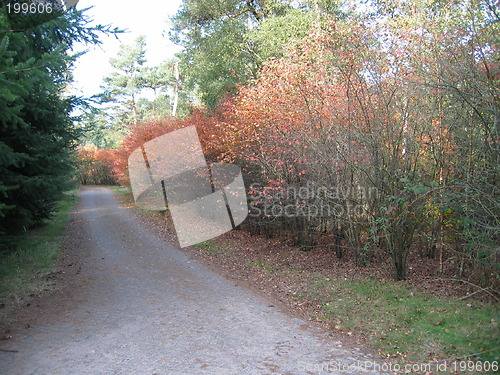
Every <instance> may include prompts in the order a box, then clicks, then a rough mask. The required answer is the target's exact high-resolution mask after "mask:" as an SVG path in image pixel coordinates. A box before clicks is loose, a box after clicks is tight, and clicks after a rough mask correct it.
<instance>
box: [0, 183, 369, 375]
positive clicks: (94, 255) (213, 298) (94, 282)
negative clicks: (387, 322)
mask: <svg viewBox="0 0 500 375" xmlns="http://www.w3.org/2000/svg"><path fill="white" fill-rule="evenodd" d="M73 218H74V219H73V222H72V224H71V225H70V230H69V232H68V236H69V237H70V238H69V239H68V241H67V246H66V247H67V249H66V253H68V254H69V258H68V259H67V260H66V261H67V262H70V261H72V260H71V259H76V260H75V261H74V262H75V264H74V265H73V264H71V263H70V264H69V265H68V264H66V265H65V266H66V267H67V270H71V272H72V273H71V272H69V271H68V275H67V277H71V278H72V280H73V279H74V280H73V281H72V282H70V283H69V284H68V285H66V287H64V288H63V290H59V291H57V292H54V293H51V294H50V295H49V296H46V297H42V298H41V299H40V300H39V301H37V302H36V301H35V303H34V306H31V307H27V308H26V310H27V311H28V313H27V314H28V315H27V316H28V318H25V320H26V319H28V322H29V325H28V324H27V323H26V321H24V323H22V324H24V326H22V327H15V328H14V330H13V339H11V340H4V341H0V349H3V350H12V351H16V352H7V351H0V373H1V374H9V375H15V374H19V375H29V374H37V375H41V374H47V375H58V374H60V375H73V374H74V375H85V374H92V375H98V374H103V375H108V374H110V375H111V374H127V375H133V374H138V375H167V374H168V375H170V374H172V375H183V374H196V375H199V374H214V375H224V374H235V375H239V374H259V375H260V374H378V373H379V372H376V371H373V368H372V369H370V368H368V369H367V367H369V365H367V364H368V363H371V362H370V361H373V360H374V358H373V357H371V356H369V355H367V354H364V353H363V352H362V351H361V350H357V349H352V348H350V349H346V348H344V346H343V345H342V344H341V343H340V342H339V341H338V340H336V339H335V338H333V337H331V335H328V334H327V333H326V332H322V331H321V330H320V329H319V328H317V327H313V326H311V325H308V324H307V323H306V322H305V321H302V320H300V319H297V318H293V317H290V316H288V315H287V314H285V313H284V312H281V311H279V309H278V308H276V307H274V306H273V305H272V304H270V303H269V301H268V300H266V299H264V297H260V296H258V295H256V294H255V293H254V292H252V291H250V290H248V289H245V288H243V287H241V286H236V285H235V284H234V283H233V282H231V281H229V280H227V279H224V278H223V277H221V276H220V275H218V274H217V273H215V272H213V271H211V270H209V269H208V268H207V267H206V266H204V265H202V264H200V263H198V262H197V261H195V260H193V259H191V258H190V257H189V256H188V255H186V253H184V252H182V251H180V250H178V249H175V248H173V247H171V246H169V245H167V244H166V243H165V242H163V241H161V240H160V239H158V238H157V237H155V235H153V234H152V233H150V232H148V230H146V229H144V228H143V227H141V225H140V223H138V222H137V221H136V219H134V218H133V217H132V216H131V215H130V214H129V213H128V212H127V210H125V209H123V208H121V207H120V205H119V204H118V202H117V201H116V200H115V199H114V197H113V194H112V192H111V191H110V190H109V189H106V188H98V187H89V188H84V189H83V190H82V191H81V192H80V202H79V205H78V207H77V208H76V209H75V212H74V214H73ZM70 266H73V268H72V267H70ZM75 267H78V270H77V271H76V272H75V269H76V268H75ZM70 274H71V276H69V275H70ZM30 309H31V310H30ZM29 314H31V315H29ZM33 314H34V315H36V316H35V317H33ZM21 315H22V314H21ZM21 321H23V319H22V318H21ZM19 324H20V323H19Z"/></svg>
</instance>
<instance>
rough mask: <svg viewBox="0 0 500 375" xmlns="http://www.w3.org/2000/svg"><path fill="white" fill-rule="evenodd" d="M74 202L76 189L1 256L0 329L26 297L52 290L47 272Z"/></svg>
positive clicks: (50, 268) (67, 194) (58, 246)
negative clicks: (50, 215) (52, 213)
mask: <svg viewBox="0 0 500 375" xmlns="http://www.w3.org/2000/svg"><path fill="white" fill-rule="evenodd" d="M75 203H76V192H75V191H71V192H67V193H66V194H65V195H64V198H63V199H62V200H61V201H59V202H58V203H57V211H56V213H55V214H54V216H53V218H52V219H51V220H48V221H47V222H46V223H45V224H43V225H42V226H40V227H38V228H36V229H33V230H30V231H28V232H27V233H25V234H24V235H22V236H19V240H18V248H17V250H16V251H14V252H12V253H10V254H8V255H3V256H2V257H1V259H0V306H1V307H2V308H1V309H0V328H4V327H6V326H7V325H8V323H9V317H10V315H11V313H12V311H13V310H14V309H16V308H17V307H19V306H20V305H21V304H22V303H23V302H24V301H25V300H26V298H27V297H29V296H32V295H36V294H39V293H41V292H43V291H46V290H49V289H51V287H52V286H53V281H52V280H50V277H48V276H49V275H50V273H51V272H52V271H53V270H54V262H55V260H56V259H57V257H58V253H59V248H60V245H61V240H62V237H63V234H64V231H65V230H66V226H67V224H68V221H69V219H70V211H71V209H72V208H73V207H74V205H75Z"/></svg>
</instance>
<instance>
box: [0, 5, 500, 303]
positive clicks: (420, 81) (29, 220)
mask: <svg viewBox="0 0 500 375" xmlns="http://www.w3.org/2000/svg"><path fill="white" fill-rule="evenodd" d="M84 13H85V12H77V11H73V12H69V13H67V14H64V15H61V16H60V17H58V18H56V19H53V20H50V21H49V22H46V23H45V24H44V26H43V27H42V26H31V27H29V28H28V27H27V28H24V29H21V30H14V29H13V27H12V26H11V24H9V22H10V21H9V19H8V18H7V17H6V14H5V10H4V9H3V8H2V13H1V14H0V27H1V29H0V80H1V86H0V93H1V96H0V108H1V110H0V119H1V126H2V128H1V130H0V132H1V133H0V134H1V135H0V148H2V153H1V154H0V168H1V175H2V179H1V180H0V232H2V236H4V237H5V238H7V236H5V235H7V234H14V233H16V232H19V231H22V230H24V228H28V227H30V226H33V225H35V224H36V223H38V222H40V221H41V220H43V219H45V218H46V217H48V215H49V214H50V210H51V203H52V202H53V201H54V200H55V199H56V198H57V194H59V193H60V192H61V191H63V190H64V189H65V188H67V185H66V183H67V182H70V181H71V180H74V179H75V178H77V179H79V180H80V182H81V183H83V184H96V183H97V184H101V183H102V184H110V183H114V182H117V183H120V184H124V185H126V184H127V183H128V181H127V179H128V171H127V158H128V156H129V155H130V153H131V152H132V151H133V150H134V149H136V148H137V147H140V146H141V145H142V144H143V143H144V142H145V141H147V140H151V139H153V138H155V137H157V136H159V135H161V134H164V133H166V132H169V131H172V130H175V129H179V128H181V127H184V126H189V125H196V127H197V130H198V133H199V135H200V139H201V141H202V145H203V147H204V150H205V154H206V156H207V160H209V161H210V162H216V161H226V162H231V163H235V164H237V165H238V166H240V167H241V168H242V169H243V171H244V173H245V179H246V184H247V187H248V188H249V189H248V197H249V205H250V211H251V215H250V217H249V218H248V219H247V221H246V222H245V223H244V224H243V225H242V229H243V230H248V231H250V232H251V233H252V234H254V235H265V236H269V237H279V238H281V239H282V240H283V241H287V242H291V243H293V244H294V245H296V246H297V248H299V249H301V250H303V251H314V249H315V247H316V246H329V248H331V251H332V252H335V254H336V255H337V257H338V258H343V257H351V258H354V259H355V260H356V263H357V264H358V265H359V266H364V267H370V266H371V265H372V264H373V261H374V259H376V258H378V257H380V256H385V257H389V258H390V259H391V260H392V263H393V264H394V275H395V278H397V279H400V280H401V279H404V278H405V277H406V270H407V261H408V255H409V254H410V252H416V253H418V254H419V256H420V258H419V259H420V260H419V261H421V262H426V261H427V260H426V259H429V258H433V259H438V260H439V269H438V270H436V272H443V270H444V268H448V269H449V268H450V267H451V268H452V269H453V273H454V275H455V277H456V278H457V279H463V280H469V281H470V282H473V283H474V284H476V285H480V286H481V287H483V288H488V289H489V290H490V291H491V292H492V293H496V292H495V291H498V289H499V283H500V279H499V277H498V269H499V267H500V254H499V250H500V238H499V236H500V194H499V189H500V186H499V184H500V175H499V172H500V170H499V169H500V153H499V151H500V137H499V125H500V124H499V120H500V111H499V106H500V99H499V98H500V96H499V95H500V93H499V89H500V87H499V78H500V64H499V55H498V44H499V37H498V35H499V30H498V29H499V25H500V23H499V21H500V12H499V11H498V8H497V7H496V5H495V2H494V1H492V0H471V1H451V0H411V1H402V0H388V1H383V0H380V1H377V0H373V1H366V2H359V3H358V2H352V3H351V2H340V1H339V2H337V1H331V0H316V1H315V0H310V1H286V0H245V1H241V0H222V1H221V0H184V1H183V3H182V6H181V9H180V10H179V11H178V13H177V15H176V16H175V17H174V18H173V19H172V20H171V24H172V25H173V26H172V28H171V30H170V38H171V39H172V40H173V41H174V42H175V43H177V44H179V45H180V46H182V47H183V49H182V52H181V53H179V54H178V55H177V56H176V57H175V58H174V59H171V60H168V61H165V62H164V63H163V64H161V65H160V66H157V67H151V66H148V65H147V64H146V60H145V53H146V50H147V40H145V39H144V38H142V37H141V38H138V39H137V41H136V43H135V44H134V45H123V46H122V48H121V49H120V52H119V53H118V55H117V56H115V57H114V58H112V59H111V60H110V63H111V64H112V66H113V68H114V73H113V74H111V75H110V76H108V77H106V78H105V79H104V82H103V86H102V92H101V93H99V94H98V95H96V96H95V97H93V98H92V99H91V100H80V101H78V100H77V99H76V98H73V97H71V96H68V95H67V94H66V93H65V90H66V88H67V85H68V84H69V83H70V81H71V64H72V62H73V61H74V58H76V57H75V56H71V55H70V54H69V50H70V48H71V46H72V44H73V43H75V42H77V41H84V42H88V43H98V39H97V34H96V33H99V32H111V31H110V30H109V29H107V28H103V27H98V28H91V27H89V26H88V25H87V24H86V19H85V16H84ZM154 48H161V46H154ZM28 72H29V73H28ZM77 105H78V106H79V108H80V111H81V115H79V116H78V117H76V118H72V117H71V114H72V112H71V111H72V109H73V108H74V107H75V106H77ZM74 150H76V151H77V152H76V154H75V152H74ZM75 155H76V156H75ZM75 163H76V165H77V168H78V173H77V175H76V176H77V177H74V176H75V175H74V174H72V173H71V170H72V168H74V166H75ZM73 170H74V169H73ZM63 177H66V178H63ZM301 189H302V190H301ZM301 192H302V194H301ZM280 206H281V207H282V209H280Z"/></svg>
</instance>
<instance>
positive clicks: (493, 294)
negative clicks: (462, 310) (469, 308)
mask: <svg viewBox="0 0 500 375" xmlns="http://www.w3.org/2000/svg"><path fill="white" fill-rule="evenodd" d="M436 280H448V281H458V282H462V283H467V284H469V285H472V286H473V287H476V288H478V289H479V290H477V291H475V292H474V293H471V294H470V295H467V296H463V297H461V298H460V299H465V298H468V297H470V296H472V295H474V294H476V293H479V292H486V293H488V294H489V295H490V296H492V297H493V298H495V300H497V302H498V297H497V296H496V295H495V294H499V293H498V292H497V291H496V290H494V289H493V288H491V287H488V288H483V287H480V286H479V285H476V284H474V283H471V282H470V281H467V280H460V279H452V278H450V279H446V278H439V279H436ZM488 289H491V292H490V291H489V290H488Z"/></svg>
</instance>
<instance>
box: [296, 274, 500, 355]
mask: <svg viewBox="0 0 500 375" xmlns="http://www.w3.org/2000/svg"><path fill="white" fill-rule="evenodd" d="M297 297H298V298H299V299H306V300H314V301H315V302H316V303H317V304H318V305H317V306H319V318H320V319H321V320H324V321H327V322H329V324H330V325H331V328H333V329H334V330H336V331H340V332H344V333H347V334H354V335H362V336H364V337H365V338H366V340H367V342H368V343H370V344H371V345H373V346H374V347H375V348H376V349H377V350H378V352H379V353H380V354H382V355H384V356H387V357H394V358H398V359H399V360H401V361H403V362H404V361H405V359H406V360H410V359H411V360H412V361H417V362H430V361H433V360H439V361H441V360H446V359H448V360H451V359H455V358H460V359H464V360H467V359H472V360H481V361H483V362H484V361H495V360H496V361H498V357H499V346H500V330H499V328H498V320H499V318H500V313H499V311H498V309H497V308H496V307H495V306H494V305H488V304H480V303H479V302H475V301H472V300H471V301H462V300H457V299H450V298H444V297H440V296H434V295H430V294H425V293H423V292H419V291H416V290H411V289H409V288H408V287H407V286H405V285H403V284H402V283H398V282H396V281H380V280H375V279H369V278H365V279H359V280H345V279H343V278H342V279H334V280H332V279H330V278H328V277H326V276H323V275H320V274H312V275H311V276H310V277H309V283H308V287H307V288H306V289H305V290H302V291H301V294H300V295H297Z"/></svg>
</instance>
